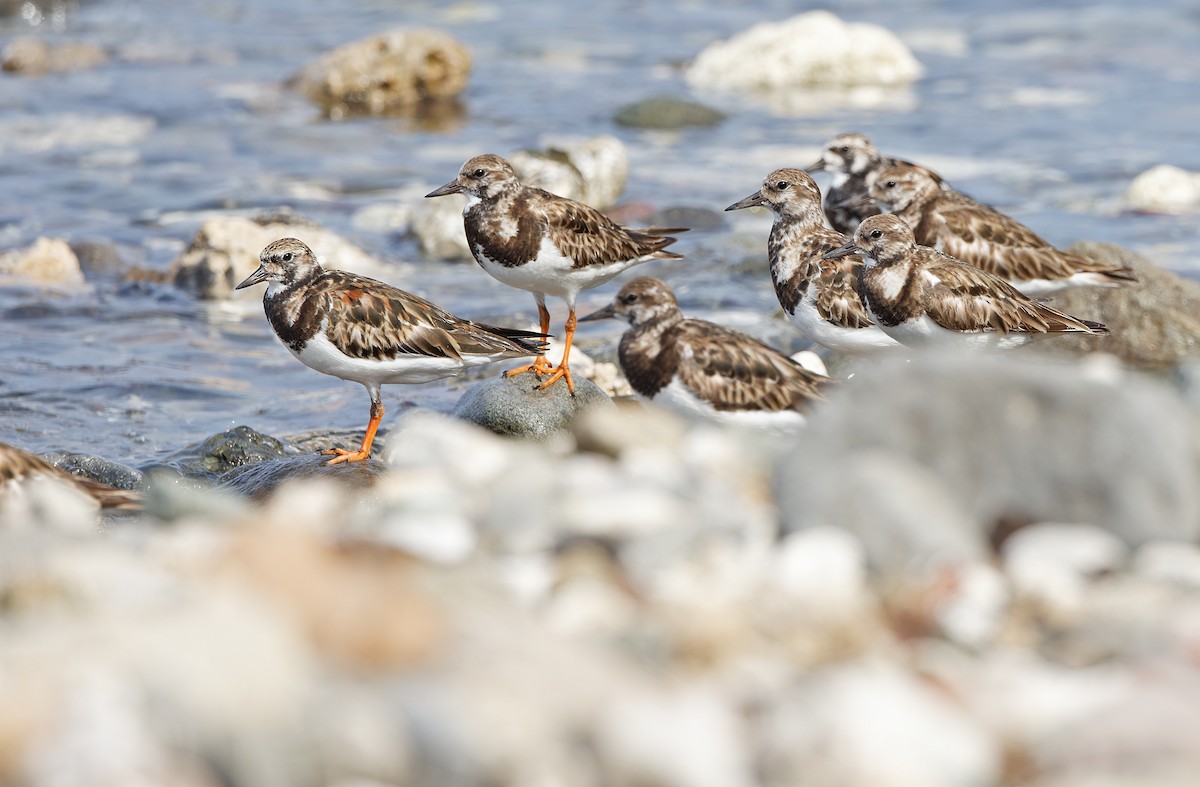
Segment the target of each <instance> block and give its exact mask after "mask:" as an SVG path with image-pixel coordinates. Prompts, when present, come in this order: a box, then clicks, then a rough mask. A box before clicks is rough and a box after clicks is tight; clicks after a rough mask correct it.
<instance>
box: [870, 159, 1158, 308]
mask: <svg viewBox="0 0 1200 787" xmlns="http://www.w3.org/2000/svg"><path fill="white" fill-rule="evenodd" d="M870 192H871V197H872V198H873V199H874V200H875V201H876V202H877V203H878V204H879V206H880V207H881V208H882V209H883V210H884V211H885V212H887V213H894V214H895V215H897V216H899V217H900V218H901V219H903V220H904V222H905V223H906V224H908V226H909V227H911V228H912V230H913V233H914V234H915V235H916V239H917V243H920V244H922V245H925V246H931V247H933V248H935V249H937V250H938V251H942V252H945V253H946V254H949V255H950V256H951V257H954V258H956V259H959V260H961V261H963V262H966V263H970V264H971V265H974V266H975V267H977V268H982V269H983V270H985V271H987V272H989V273H994V274H996V275H997V276H999V277H1001V278H1003V279H1006V280H1008V282H1009V283H1011V284H1012V285H1013V286H1014V287H1016V288H1017V289H1019V290H1020V291H1021V292H1024V293H1026V294H1027V295H1043V294H1046V293H1050V292H1055V291H1057V290H1061V289H1063V288H1064V287H1070V286H1075V285H1100V286H1110V287H1111V286H1117V285H1120V284H1126V283H1128V282H1133V281H1137V277H1136V276H1135V275H1134V274H1133V271H1131V270H1130V269H1129V268H1123V267H1119V266H1116V265H1112V264H1109V263H1105V262H1099V261H1097V260H1091V259H1088V258H1086V257H1080V256H1079V255H1077V254H1068V253H1067V252H1065V251H1059V250H1058V249H1056V248H1054V247H1053V246H1051V245H1050V244H1049V243H1047V242H1046V241H1045V240H1043V239H1042V238H1040V237H1039V236H1038V235H1036V234H1035V233H1034V232H1033V230H1031V229H1029V228H1028V227H1026V226H1025V225H1024V224H1021V223H1020V222H1019V221H1017V220H1016V219H1014V218H1011V217H1010V216H1006V215H1005V214H1003V213H1001V212H1000V211H998V210H996V209H994V208H992V207H989V206H987V205H983V204H981V203H979V202H976V201H975V200H973V199H971V198H970V197H967V196H966V195H964V194H962V193H960V192H956V191H951V190H946V189H943V188H942V186H941V185H940V184H939V183H938V182H937V181H935V180H934V179H933V178H931V177H930V176H929V173H928V172H926V171H924V170H922V169H921V168H920V167H914V166H912V165H909V164H897V165H896V166H892V167H887V168H885V169H883V170H881V171H880V172H879V174H878V175H877V177H876V178H875V180H874V181H873V182H872V184H871V188H870Z"/></svg>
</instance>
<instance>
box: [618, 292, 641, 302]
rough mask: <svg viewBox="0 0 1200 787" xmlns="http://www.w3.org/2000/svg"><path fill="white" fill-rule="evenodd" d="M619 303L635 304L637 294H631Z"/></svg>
mask: <svg viewBox="0 0 1200 787" xmlns="http://www.w3.org/2000/svg"><path fill="white" fill-rule="evenodd" d="M621 303H637V293H636V292H631V293H629V294H628V295H626V296H625V297H624V298H622V299H621Z"/></svg>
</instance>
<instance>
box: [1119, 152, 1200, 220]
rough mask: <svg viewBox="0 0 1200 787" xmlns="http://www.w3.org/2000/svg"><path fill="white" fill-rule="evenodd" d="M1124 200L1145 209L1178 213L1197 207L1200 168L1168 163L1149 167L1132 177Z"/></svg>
mask: <svg viewBox="0 0 1200 787" xmlns="http://www.w3.org/2000/svg"><path fill="white" fill-rule="evenodd" d="M1125 204H1127V205H1128V206H1129V207H1130V208H1132V209H1133V210H1141V211H1146V212H1148V213H1177V212H1181V211H1186V210H1196V209H1197V208H1200V172H1188V171H1187V170H1186V169H1181V168H1179V167H1173V166H1171V165H1170V164H1159V165H1158V166H1156V167H1151V168H1150V169H1148V170H1146V171H1145V172H1143V173H1142V174H1140V175H1138V176H1137V177H1136V178H1134V179H1133V182H1132V183H1130V184H1129V188H1128V189H1127V190H1126V191H1125Z"/></svg>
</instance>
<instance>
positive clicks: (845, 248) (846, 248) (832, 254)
mask: <svg viewBox="0 0 1200 787" xmlns="http://www.w3.org/2000/svg"><path fill="white" fill-rule="evenodd" d="M861 253H862V249H860V248H858V247H857V246H855V245H854V241H850V242H849V243H844V244H842V245H841V246H838V247H837V248H836V249H834V250H833V251H828V252H825V254H824V255H823V257H822V259H826V260H836V259H837V258H838V257H849V256H850V255H851V254H861Z"/></svg>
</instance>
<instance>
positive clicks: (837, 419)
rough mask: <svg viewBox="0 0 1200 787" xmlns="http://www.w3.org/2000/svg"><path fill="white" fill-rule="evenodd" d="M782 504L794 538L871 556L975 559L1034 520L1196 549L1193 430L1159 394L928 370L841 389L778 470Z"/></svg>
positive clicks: (1002, 363) (868, 372)
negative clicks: (799, 532)
mask: <svg viewBox="0 0 1200 787" xmlns="http://www.w3.org/2000/svg"><path fill="white" fill-rule="evenodd" d="M872 479H873V480H872ZM901 479H908V481H911V482H914V483H911V484H909V483H907V482H904V483H902V482H901ZM916 481H919V483H915V482H916ZM906 485H907V486H910V487H911V489H910V491H909V492H907V493H906V492H905V491H904V489H905V488H906ZM776 491H777V494H778V497H779V504H780V508H781V510H782V511H783V517H784V521H785V524H786V527H787V529H789V530H794V529H805V528H810V527H817V526H823V525H840V526H843V527H846V528H848V529H851V530H853V531H854V532H855V533H857V534H858V535H859V537H860V538H862V539H863V540H864V543H865V545H866V547H867V551H868V554H869V555H879V554H887V553H888V550H889V549H890V548H894V547H895V545H896V544H901V545H903V546H904V548H905V549H907V550H910V551H912V550H914V549H915V548H916V547H919V546H920V545H921V544H927V545H928V547H929V549H935V548H936V549H943V550H944V549H946V548H954V549H957V550H958V551H960V552H961V553H963V554H964V555H965V556H968V557H969V555H970V551H971V550H972V549H973V548H972V546H971V544H972V542H973V543H974V544H976V545H978V544H981V543H985V542H986V541H987V540H988V539H989V538H992V537H994V536H1002V535H1003V533H1004V532H1005V531H1006V530H1007V531H1011V528H1013V527H1020V526H1021V525H1022V524H1026V523H1030V522H1038V521H1049V522H1066V523H1081V524H1092V525H1097V526H1099V527H1102V528H1104V529H1106V530H1108V531H1109V532H1110V533H1113V534H1115V535H1117V536H1119V537H1120V538H1121V539H1123V540H1124V541H1125V542H1126V543H1129V544H1132V545H1136V544H1140V543H1143V542H1145V541H1149V540H1151V539H1156V538H1161V539H1177V540H1192V539H1195V538H1196V536H1197V535H1198V534H1200V451H1198V449H1197V424H1196V420H1195V418H1194V416H1193V415H1192V413H1191V412H1190V411H1189V410H1188V409H1187V408H1186V406H1185V405H1184V404H1183V402H1182V401H1181V398H1180V397H1179V396H1178V394H1176V393H1175V392H1173V391H1172V390H1170V389H1168V388H1166V387H1165V386H1162V385H1159V384H1157V383H1155V382H1153V381H1148V380H1143V379H1139V378H1134V377H1127V378H1121V379H1117V380H1112V379H1104V378H1101V377H1098V376H1097V375H1093V374H1089V373H1087V372H1085V371H1084V370H1082V369H1080V368H1077V367H1076V366H1074V365H1056V364H1055V363H1054V362H1052V361H1049V360H1046V359H1043V360H1042V361H1041V362H1040V363H1028V362H1021V361H1018V360H1016V359H1013V358H1012V357H994V356H989V357H969V356H957V355H948V356H947V355H941V356H933V355H929V356H924V355H917V356H914V357H913V358H912V359H911V360H910V361H907V362H906V361H904V360H902V359H892V360H889V361H884V362H881V363H880V364H879V365H878V366H876V367H875V368H872V369H861V370H860V371H859V373H858V374H857V375H856V376H855V378H854V379H853V380H850V381H848V382H846V383H844V384H843V385H840V386H838V390H837V391H836V392H834V393H833V394H831V396H830V399H829V401H828V402H826V403H825V404H824V405H823V406H822V407H821V408H818V410H817V411H816V412H815V413H814V414H813V417H812V418H811V419H810V421H809V426H808V430H807V433H806V435H805V437H804V440H803V444H802V445H801V446H799V447H798V448H797V449H796V450H795V452H794V453H793V454H792V455H791V456H790V457H789V458H787V459H785V460H784V461H783V462H782V463H781V464H780V466H779V468H778V475H777V480H776ZM922 521H923V522H924V525H925V529H926V531H927V532H925V533H924V536H923V537H922V536H921V534H920V533H919V532H917V531H915V528H917V527H918V526H920V525H921V524H922ZM964 529H968V530H967V532H966V533H965V534H964V533H963V530H964ZM971 529H973V530H974V531H975V535H974V536H973V537H972V536H971V535H970V532H969V531H970V530H971ZM956 545H957V546H956ZM918 556H919V555H918Z"/></svg>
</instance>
